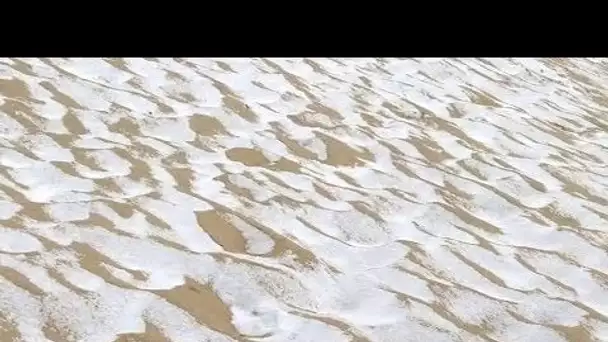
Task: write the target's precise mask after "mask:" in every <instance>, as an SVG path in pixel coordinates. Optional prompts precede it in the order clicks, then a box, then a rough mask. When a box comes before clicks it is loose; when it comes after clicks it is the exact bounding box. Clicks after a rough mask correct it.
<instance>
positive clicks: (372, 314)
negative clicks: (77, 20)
mask: <svg viewBox="0 0 608 342" xmlns="http://www.w3.org/2000/svg"><path fill="white" fill-rule="evenodd" d="M607 163H608V61H607V60H601V59H585V60H583V59H264V58H257V59H153V58H147V59H27V58H24V59H7V58H5V59H0V341H1V342H5V341H28V342H29V341H32V342H38V341H56V342H63V341H79V342H114V341H120V342H127V341H150V342H151V341H175V342H190V341H192V342H203V341H255V342H288V341H298V342H300V341H302V342H304V341H310V342H317V341H332V342H333V341H335V342H341V341H379V342H385V341H386V342H391V341H394V342H408V341H433V342H442V341H446V342H447V341H462V342H474V341H520V342H522V341H531V342H545V341H546V342H561V341H573V342H587V341H608V254H607V253H608V167H607Z"/></svg>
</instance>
